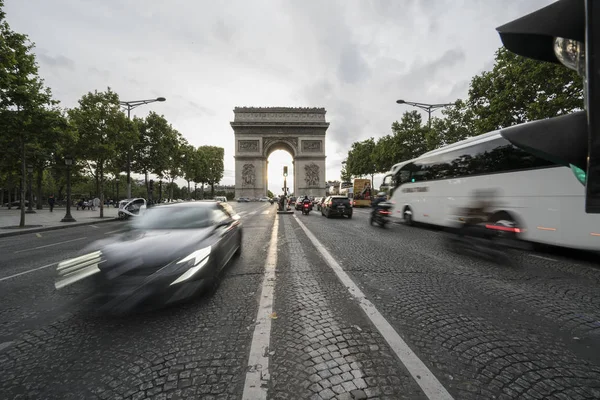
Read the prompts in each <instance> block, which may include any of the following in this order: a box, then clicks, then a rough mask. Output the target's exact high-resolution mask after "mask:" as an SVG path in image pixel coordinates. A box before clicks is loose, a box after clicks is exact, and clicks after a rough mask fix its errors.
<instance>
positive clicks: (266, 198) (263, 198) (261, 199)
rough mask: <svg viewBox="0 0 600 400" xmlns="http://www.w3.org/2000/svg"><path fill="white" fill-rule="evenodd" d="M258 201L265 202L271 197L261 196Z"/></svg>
mask: <svg viewBox="0 0 600 400" xmlns="http://www.w3.org/2000/svg"><path fill="white" fill-rule="evenodd" d="M258 201H261V202H263V203H265V202H267V201H269V198H268V197H261V198H260V199H259V200H258Z"/></svg>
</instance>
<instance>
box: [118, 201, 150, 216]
mask: <svg viewBox="0 0 600 400" xmlns="http://www.w3.org/2000/svg"><path fill="white" fill-rule="evenodd" d="M145 210H146V199H142V198H136V199H124V200H121V201H120V202H119V211H118V212H117V218H118V219H123V220H124V219H129V218H131V217H140V216H142V215H143V214H144V211H145Z"/></svg>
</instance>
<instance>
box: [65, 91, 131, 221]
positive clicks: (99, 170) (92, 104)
mask: <svg viewBox="0 0 600 400" xmlns="http://www.w3.org/2000/svg"><path fill="white" fill-rule="evenodd" d="M69 118H70V119H71V121H72V122H73V124H74V126H75V127H76V128H77V132H78V134H79V139H78V141H77V146H76V155H77V159H79V160H85V162H86V163H87V167H88V170H89V172H90V173H91V174H92V175H93V176H94V178H95V179H96V187H97V193H98V194H99V197H100V201H101V203H103V202H104V177H105V172H106V171H105V168H106V166H107V165H108V163H109V162H110V160H113V159H114V158H115V157H116V156H117V154H118V149H121V148H131V145H132V144H133V143H135V141H136V140H137V134H136V131H135V129H134V127H133V124H132V123H131V121H129V120H128V119H127V117H126V116H125V114H123V112H121V110H120V105H119V96H118V95H117V94H116V93H115V92H113V91H112V90H111V89H110V88H108V89H107V90H106V92H98V91H94V92H93V93H92V92H90V93H88V94H86V95H84V96H83V97H82V98H81V99H80V100H79V106H78V107H76V108H73V109H71V110H69ZM100 216H101V217H103V208H102V206H101V207H100Z"/></svg>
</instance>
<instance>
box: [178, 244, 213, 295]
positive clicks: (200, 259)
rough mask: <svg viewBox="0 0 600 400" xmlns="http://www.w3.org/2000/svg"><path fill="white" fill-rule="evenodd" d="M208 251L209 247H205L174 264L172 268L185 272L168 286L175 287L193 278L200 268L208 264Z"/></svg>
mask: <svg viewBox="0 0 600 400" xmlns="http://www.w3.org/2000/svg"><path fill="white" fill-rule="evenodd" d="M210 250H211V247H210V246H208V247H205V248H203V249H200V250H196V251H194V252H193V253H192V254H190V255H188V256H187V257H185V258H182V259H181V260H179V261H177V262H176V263H174V264H173V265H172V266H174V267H175V268H177V269H181V270H183V269H186V270H185V272H184V273H183V274H181V275H180V276H179V278H177V279H175V280H174V281H173V282H171V285H169V286H172V285H176V284H178V283H181V282H183V281H186V280H188V279H190V278H191V277H192V276H194V274H195V273H196V272H198V271H200V269H201V268H202V267H204V266H205V265H206V263H208V256H209V255H210Z"/></svg>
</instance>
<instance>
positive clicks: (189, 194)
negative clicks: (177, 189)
mask: <svg viewBox="0 0 600 400" xmlns="http://www.w3.org/2000/svg"><path fill="white" fill-rule="evenodd" d="M187 183H188V193H187V194H188V196H189V198H190V199H191V198H192V195H191V192H190V181H187Z"/></svg>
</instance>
